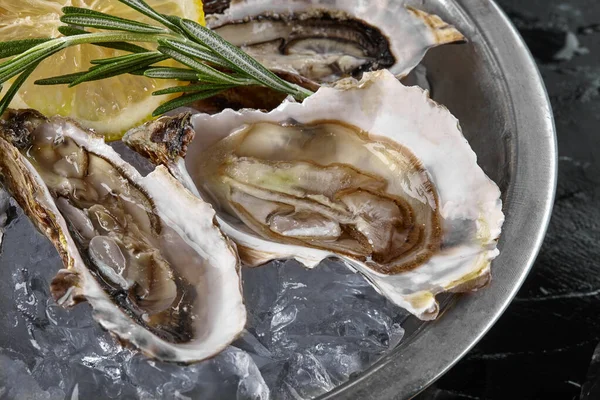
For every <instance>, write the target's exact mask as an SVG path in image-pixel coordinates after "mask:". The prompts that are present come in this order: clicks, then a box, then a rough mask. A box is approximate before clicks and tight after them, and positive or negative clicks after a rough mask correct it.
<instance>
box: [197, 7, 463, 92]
mask: <svg viewBox="0 0 600 400" xmlns="http://www.w3.org/2000/svg"><path fill="white" fill-rule="evenodd" d="M221 3H223V2H221ZM220 8H222V7H220ZM211 9H212V8H209V11H210V10H211ZM207 22H208V26H209V27H210V28H212V29H213V30H214V31H215V32H216V33H218V34H219V35H221V36H222V37H223V38H224V39H226V40H228V41H229V42H231V43H233V44H235V45H237V46H240V47H241V48H242V49H243V50H244V51H245V52H247V53H248V54H250V55H251V56H252V57H254V58H256V59H257V60H258V61H260V62H261V63H262V64H263V65H265V66H266V67H268V68H270V69H272V70H274V71H278V72H282V73H290V74H297V75H301V76H303V77H305V78H308V79H309V80H312V81H315V82H333V81H336V80H338V79H339V78H340V77H344V76H349V75H357V74H359V73H361V72H363V71H370V70H375V69H382V68H388V69H389V70H390V71H391V72H392V73H394V74H395V75H398V76H404V75H406V74H408V73H409V72H410V71H411V70H412V69H413V68H414V67H415V66H417V64H419V62H420V61H421V60H422V59H423V56H424V55H425V53H426V51H427V50H428V49H429V48H431V47H435V46H438V45H441V44H445V43H453V42H460V41H464V40H465V39H464V37H463V35H462V34H461V33H460V32H459V31H458V30H456V29H455V28H454V27H453V26H451V25H448V24H447V23H445V22H444V21H442V20H441V19H440V18H439V17H437V16H435V15H431V14H428V13H426V12H423V11H420V10H417V9H415V8H412V7H407V6H405V5H404V4H403V2H399V1H387V0H383V1H376V2H374V1H361V2H355V1H347V0H333V1H331V0H300V1H298V0H283V1H276V2H273V1H271V0H241V1H235V2H231V5H230V7H229V8H227V9H226V10H225V11H223V12H222V14H213V15H209V16H208V18H207Z"/></svg>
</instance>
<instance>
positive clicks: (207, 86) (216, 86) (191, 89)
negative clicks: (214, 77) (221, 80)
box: [152, 83, 235, 96]
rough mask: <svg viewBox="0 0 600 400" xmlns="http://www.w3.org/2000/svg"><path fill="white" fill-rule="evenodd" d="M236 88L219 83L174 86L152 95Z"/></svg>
mask: <svg viewBox="0 0 600 400" xmlns="http://www.w3.org/2000/svg"><path fill="white" fill-rule="evenodd" d="M232 87H235V86H233V85H222V84H218V83H214V84H211V83H202V84H198V85H186V86H173V87H170V88H167V89H162V90H157V91H156V92H153V93H152V94H153V95H154V96H160V95H163V94H173V93H193V92H202V91H206V90H215V89H221V90H225V89H229V88H232Z"/></svg>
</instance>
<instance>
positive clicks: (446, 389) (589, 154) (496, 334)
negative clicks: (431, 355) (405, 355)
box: [418, 0, 600, 400]
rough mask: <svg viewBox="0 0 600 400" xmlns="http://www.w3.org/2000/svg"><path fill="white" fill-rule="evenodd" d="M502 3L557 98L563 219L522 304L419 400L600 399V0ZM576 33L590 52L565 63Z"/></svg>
mask: <svg viewBox="0 0 600 400" xmlns="http://www.w3.org/2000/svg"><path fill="white" fill-rule="evenodd" d="M498 3H499V4H500V5H501V6H502V8H503V9H504V10H505V11H506V13H507V14H508V15H509V16H510V17H511V19H512V21H513V22H514V23H515V25H516V26H517V28H518V29H519V31H520V32H521V34H522V35H523V37H524V38H525V40H526V42H527V44H528V45H529V47H530V48H531V50H532V52H533V54H534V56H535V57H536V60H537V62H538V66H539V68H540V70H541V73H542V75H543V78H544V81H545V83H546V87H547V88H548V93H549V95H550V99H551V101H552V106H553V109H554V116H555V119H556V127H557V131H558V149H559V164H558V165H559V175H558V191H557V195H556V201H555V204H554V212H553V216H552V221H551V223H550V227H549V230H548V235H547V237H546V240H545V243H544V246H543V248H542V251H541V253H540V255H539V257H538V259H537V262H536V264H535V267H534V269H533V271H532V272H531V274H530V275H529V277H528V279H527V281H526V282H525V284H524V286H523V288H522V289H521V291H520V292H519V294H518V295H517V298H516V299H515V300H514V301H513V303H512V304H511V305H510V307H509V308H508V310H507V311H506V313H505V314H504V315H503V316H502V317H501V318H500V320H499V321H498V323H497V324H496V325H495V326H494V327H493V328H492V330H491V331H490V332H489V333H488V334H487V335H486V336H485V338H484V339H483V340H482V341H481V342H480V343H479V344H478V345H477V346H476V347H475V349H474V350H472V351H471V352H470V353H469V354H468V355H467V356H466V357H465V358H464V359H463V360H462V361H461V362H459V363H458V364H457V365H456V366H455V367H454V368H453V369H452V370H451V371H450V372H449V373H448V374H446V375H445V376H444V377H443V378H442V379H441V380H440V381H438V382H437V383H436V384H435V385H434V386H433V387H431V388H430V389H428V390H427V391H426V392H425V393H423V394H422V395H420V396H418V399H419V400H462V399H502V400H522V399H549V400H551V399H567V400H569V399H582V400H598V399H600V365H593V366H592V367H591V368H590V362H591V360H592V355H593V353H594V349H595V348H596V345H598V342H599V341H600V273H599V272H600V261H599V259H600V155H599V152H600V0H570V1H560V0H498ZM568 32H571V34H570V36H571V39H569V40H572V38H573V37H574V35H575V36H576V37H577V39H578V41H579V43H580V46H581V47H584V48H586V49H587V51H586V50H585V49H580V51H579V53H583V54H576V55H573V57H570V56H567V57H566V58H567V60H562V61H560V60H556V59H555V58H556V55H557V54H559V52H560V50H561V48H563V47H564V45H565V42H566V41H567V37H568ZM571 47H572V46H571ZM575 47H576V46H575ZM585 53H587V54H585ZM595 358H597V360H596V361H600V351H599V352H598V353H597V354H596V357H595ZM588 369H589V374H588ZM588 375H589V376H588ZM582 388H583V389H584V390H582Z"/></svg>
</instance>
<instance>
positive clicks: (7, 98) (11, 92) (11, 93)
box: [0, 64, 38, 116]
mask: <svg viewBox="0 0 600 400" xmlns="http://www.w3.org/2000/svg"><path fill="white" fill-rule="evenodd" d="M37 66H38V64H32V65H30V66H29V68H27V69H25V71H23V73H22V74H21V75H19V77H18V78H17V79H15V81H14V82H13V84H12V85H11V86H10V88H9V89H8V90H7V91H6V94H5V95H4V97H3V98H2V100H0V116H1V115H2V114H4V111H6V109H7V108H8V106H9V105H10V102H11V101H12V99H13V98H14V97H15V95H16V94H17V92H18V91H19V88H20V87H21V86H22V85H23V84H24V83H25V81H26V80H27V78H29V75H31V73H32V72H33V71H34V70H35V69H36V68H37Z"/></svg>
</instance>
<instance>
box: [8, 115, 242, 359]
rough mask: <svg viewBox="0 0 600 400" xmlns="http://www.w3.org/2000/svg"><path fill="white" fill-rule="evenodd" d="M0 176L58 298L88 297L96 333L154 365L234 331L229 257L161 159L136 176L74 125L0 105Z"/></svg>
mask: <svg viewBox="0 0 600 400" xmlns="http://www.w3.org/2000/svg"><path fill="white" fill-rule="evenodd" d="M0 177H1V178H2V181H3V183H4V184H5V186H6V188H7V189H8V190H9V191H10V193H11V194H12V195H13V196H14V198H15V199H16V200H17V202H18V203H19V204H20V205H21V207H22V208H23V210H24V211H25V213H26V214H27V215H28V216H29V217H30V219H31V220H32V221H33V222H34V224H35V225H36V226H37V228H38V229H39V230H40V231H41V232H42V233H43V234H44V235H45V236H46V237H48V239H50V240H51V241H52V243H53V244H54V246H55V247H56V249H57V250H58V252H59V254H60V256H61V258H62V260H63V263H64V266H65V268H64V269H62V270H60V271H59V272H58V274H57V276H56V277H55V278H54V280H53V281H52V285H51V291H52V294H53V296H54V298H55V299H56V300H57V302H58V303H59V304H62V305H66V306H71V305H74V304H76V303H77V302H79V301H82V300H87V301H89V302H90V304H91V305H92V307H93V310H94V311H93V313H94V318H95V319H96V320H97V321H98V322H99V323H100V324H101V325H102V326H103V327H104V328H105V329H107V330H109V331H110V332H111V333H113V334H115V335H116V336H118V337H119V338H120V339H121V340H123V341H126V342H129V343H131V344H133V345H135V346H137V347H139V348H140V349H141V350H142V351H143V352H144V353H146V354H147V355H149V356H152V357H156V358H159V359H161V360H165V361H177V362H193V361H199V360H202V359H205V358H208V357H211V356H214V355H215V354H217V353H218V352H220V351H221V350H223V349H224V348H225V347H226V346H227V345H228V344H229V343H230V342H231V341H233V340H234V339H235V338H236V337H237V336H238V335H239V334H240V332H241V331H242V329H243V327H244V324H245V321H246V311H245V307H244V304H243V298H242V294H241V286H240V277H239V274H238V273H239V260H238V256H237V253H236V251H235V249H234V247H233V245H232V244H231V243H230V242H229V240H228V239H226V238H225V237H224V235H223V234H222V233H221V231H220V230H219V228H218V227H217V226H216V225H215V223H214V217H215V212H214V210H213V208H212V207H211V206H210V205H209V204H207V203H205V202H203V201H202V200H201V199H199V198H198V197H196V196H194V195H192V194H191V193H190V192H189V191H188V190H186V189H185V188H184V187H183V186H182V185H181V184H180V183H179V182H177V181H176V180H175V179H174V178H173V177H172V175H171V174H169V172H168V171H167V170H166V169H165V168H164V167H157V168H156V169H155V170H154V171H153V172H152V173H150V174H148V175H147V176H146V177H142V176H141V175H140V174H139V173H138V172H137V171H136V170H135V168H133V167H132V166H131V165H129V164H127V163H126V162H124V161H123V160H122V159H121V158H120V157H119V155H118V154H117V153H116V152H115V151H114V150H113V149H112V148H111V147H110V146H108V145H106V144H105V143H104V140H103V139H102V138H100V137H96V136H95V135H94V134H93V133H90V132H87V131H84V130H82V129H81V128H80V127H79V126H78V125H76V124H75V123H73V122H71V121H69V120H66V119H62V118H53V119H46V118H45V117H43V116H42V115H41V114H39V113H37V112H36V111H33V110H22V111H12V110H9V111H7V112H6V113H5V115H4V116H3V119H0Z"/></svg>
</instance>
